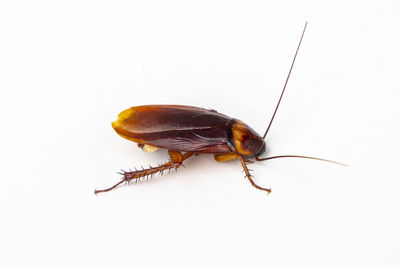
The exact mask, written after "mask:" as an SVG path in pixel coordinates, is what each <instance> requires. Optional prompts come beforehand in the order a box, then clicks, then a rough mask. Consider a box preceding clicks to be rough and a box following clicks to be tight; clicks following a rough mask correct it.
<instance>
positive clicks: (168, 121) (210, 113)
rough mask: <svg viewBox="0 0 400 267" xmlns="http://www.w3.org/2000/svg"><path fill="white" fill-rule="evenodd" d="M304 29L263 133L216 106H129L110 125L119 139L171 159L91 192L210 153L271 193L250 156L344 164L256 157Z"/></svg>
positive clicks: (262, 143) (255, 158)
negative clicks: (234, 165)
mask: <svg viewBox="0 0 400 267" xmlns="http://www.w3.org/2000/svg"><path fill="white" fill-rule="evenodd" d="M306 28H307V23H306V24H305V26H304V29H303V32H302V34H301V37H300V41H299V43H298V46H297V49H296V53H295V55H294V57H293V61H292V64H291V66H290V69H289V73H288V76H287V78H286V81H285V84H284V86H283V90H282V93H281V95H280V98H279V100H278V103H277V105H276V108H275V111H274V113H273V115H272V118H271V120H270V122H269V125H268V127H267V129H266V131H265V133H264V135H263V136H262V137H261V136H260V135H259V134H258V133H257V132H256V131H254V130H253V129H252V128H251V127H250V126H248V125H247V124H245V123H244V122H242V121H240V120H238V119H234V118H231V117H229V116H226V115H224V114H221V113H219V112H217V111H215V110H209V109H203V108H198V107H192V106H182V105H146V106H136V107H131V108H129V109H127V110H124V111H122V112H121V113H120V114H119V115H118V119H117V120H116V121H114V122H113V123H112V127H113V128H114V130H115V131H116V132H117V134H119V135H120V136H122V137H123V138H126V139H128V140H130V141H133V142H136V143H137V144H138V146H139V147H141V148H142V149H143V150H144V151H146V152H153V151H156V150H158V149H159V148H164V149H168V153H169V156H170V160H169V161H168V162H166V163H164V164H159V165H158V166H155V167H151V166H150V167H149V168H147V169H145V168H142V169H140V170H134V171H122V172H121V173H120V174H121V175H122V176H123V177H122V180H121V181H119V182H118V183H116V184H115V185H113V186H112V187H110V188H107V189H103V190H95V194H97V193H101V192H107V191H110V190H112V189H114V188H116V187H117V186H118V185H120V184H122V183H124V182H125V183H129V182H131V181H138V180H139V179H140V178H143V177H148V176H151V177H153V176H154V175H155V174H157V173H160V174H162V173H163V172H165V171H171V170H173V169H175V170H176V169H178V168H179V167H181V166H183V165H182V163H183V161H184V160H186V159H187V158H189V157H191V156H192V155H195V154H196V155H197V154H202V153H206V154H214V158H215V160H216V161H218V162H224V161H230V160H236V159H238V160H240V162H241V164H242V166H243V170H244V172H245V174H246V178H247V179H248V180H249V181H250V183H251V184H252V185H253V186H254V187H255V188H257V189H259V190H263V191H266V192H267V193H271V189H270V188H264V187H261V186H259V185H257V184H256V183H255V182H254V181H253V179H252V175H251V174H250V169H249V168H248V167H247V164H246V163H250V162H253V161H252V160H255V161H264V160H271V159H276V158H287V157H295V158H306V159H314V160H322V161H327V162H331V163H335V164H341V165H343V164H342V163H339V162H336V161H331V160H326V159H321V158H315V157H308V156H299V155H281V156H273V157H266V158H260V156H261V155H262V154H263V153H264V151H265V137H266V136H267V134H268V131H269V129H270V127H271V124H272V122H273V120H274V118H275V115H276V112H277V110H278V108H279V105H280V102H281V100H282V97H283V94H284V92H285V89H286V86H287V83H288V81H289V77H290V74H291V72H292V69H293V66H294V63H295V61H296V57H297V53H298V51H299V48H300V45H301V42H302V40H303V37H304V33H305V31H306Z"/></svg>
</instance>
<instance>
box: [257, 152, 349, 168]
mask: <svg viewBox="0 0 400 267" xmlns="http://www.w3.org/2000/svg"><path fill="white" fill-rule="evenodd" d="M278 158H301V159H314V160H321V161H325V162H329V163H333V164H337V165H341V166H343V167H347V164H344V163H341V162H338V161H333V160H329V159H321V158H315V157H308V156H298V155H281V156H273V157H268V158H258V157H257V158H256V161H263V160H271V159H278Z"/></svg>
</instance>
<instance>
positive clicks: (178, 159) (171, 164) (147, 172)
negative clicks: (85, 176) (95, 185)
mask: <svg viewBox="0 0 400 267" xmlns="http://www.w3.org/2000/svg"><path fill="white" fill-rule="evenodd" d="M168 153H169V155H170V156H171V160H170V161H168V162H166V163H164V164H160V165H158V166H155V167H150V168H148V169H141V170H135V171H129V172H126V171H123V172H122V173H120V174H122V175H123V178H122V180H121V181H119V182H118V183H116V184H115V185H113V186H111V187H110V188H107V189H103V190H95V191H94V193H95V194H97V193H103V192H107V191H111V190H113V189H114V188H116V187H117V186H119V185H120V184H122V183H124V182H127V183H129V182H130V181H132V180H136V181H137V180H139V179H140V178H142V177H146V176H152V175H154V174H156V173H161V174H162V173H164V171H166V170H171V169H177V168H179V167H181V166H182V162H183V161H184V160H185V159H187V158H189V157H190V156H192V155H193V153H185V154H182V153H181V152H177V151H168Z"/></svg>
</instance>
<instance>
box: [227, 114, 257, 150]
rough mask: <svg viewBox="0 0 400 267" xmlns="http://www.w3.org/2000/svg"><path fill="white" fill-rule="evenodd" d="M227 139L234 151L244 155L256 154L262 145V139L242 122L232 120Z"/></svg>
mask: <svg viewBox="0 0 400 267" xmlns="http://www.w3.org/2000/svg"><path fill="white" fill-rule="evenodd" d="M228 141H229V142H230V144H231V146H233V148H234V149H235V152H236V153H238V154H240V155H243V156H245V157H252V156H256V155H258V154H259V153H260V151H261V150H262V149H263V147H264V139H262V138H261V136H259V135H258V134H257V133H256V132H255V131H254V130H253V129H251V128H250V127H249V126H247V125H246V124H244V123H243V122H240V121H236V122H233V123H232V125H231V129H230V134H228Z"/></svg>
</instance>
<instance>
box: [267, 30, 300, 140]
mask: <svg viewBox="0 0 400 267" xmlns="http://www.w3.org/2000/svg"><path fill="white" fill-rule="evenodd" d="M307 23H308V22H306V25H304V29H303V33H302V34H301V38H300V42H299V45H298V46H297V49H296V54H294V58H293V61H292V65H291V66H290V70H289V74H288V76H287V78H286V82H285V85H284V86H283V90H282V93H281V97H280V98H279V101H278V105H276V108H275V111H274V114H273V115H272V118H271V121H270V122H269V125H268V128H267V130H266V131H265V134H264V136H263V139H265V137H266V136H267V133H268V131H269V128H270V127H271V124H272V121H273V120H274V118H275V114H276V112H277V111H278V107H279V104H280V103H281V100H282V97H283V93H285V89H286V85H287V83H288V81H289V77H290V74H291V73H292V69H293V65H294V62H295V61H296V57H297V53H298V52H299V49H300V45H301V41H303V36H304V33H305V32H306V28H307Z"/></svg>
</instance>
